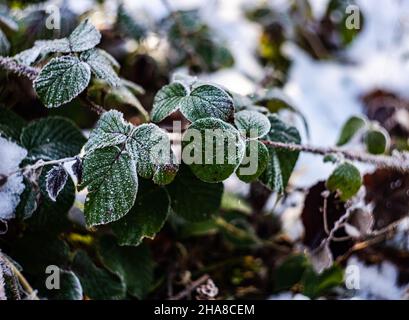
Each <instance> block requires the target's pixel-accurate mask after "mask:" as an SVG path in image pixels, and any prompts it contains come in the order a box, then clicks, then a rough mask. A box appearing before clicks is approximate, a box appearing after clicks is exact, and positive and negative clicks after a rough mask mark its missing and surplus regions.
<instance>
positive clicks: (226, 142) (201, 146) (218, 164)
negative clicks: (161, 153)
mask: <svg viewBox="0 0 409 320" xmlns="http://www.w3.org/2000/svg"><path fill="white" fill-rule="evenodd" d="M182 147H183V155H182V158H183V161H184V162H185V163H186V164H189V165H190V168H191V169H192V172H193V173H194V174H195V175H196V177H198V178H199V179H201V180H203V181H205V182H210V183H213V182H221V181H223V180H225V179H227V178H228V177H229V176H230V175H231V174H232V173H233V172H234V171H235V170H236V168H237V167H238V166H239V165H240V163H241V161H242V159H243V156H244V152H245V142H244V140H243V138H242V137H241V136H240V133H239V132H238V131H237V130H236V128H234V127H233V126H232V125H230V124H228V123H226V122H223V121H222V120H219V119H215V118H205V119H200V120H197V121H196V122H194V123H192V124H191V125H190V127H189V128H188V129H187V130H186V132H185V134H184V135H183V138H182Z"/></svg>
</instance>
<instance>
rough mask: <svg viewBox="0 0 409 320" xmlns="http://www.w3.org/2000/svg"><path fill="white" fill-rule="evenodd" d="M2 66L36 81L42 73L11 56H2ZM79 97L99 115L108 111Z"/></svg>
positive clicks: (85, 98)
mask: <svg viewBox="0 0 409 320" xmlns="http://www.w3.org/2000/svg"><path fill="white" fill-rule="evenodd" d="M0 68H2V69H4V70H6V71H8V72H11V73H14V74H16V75H18V76H23V77H26V78H27V79H29V80H31V81H34V80H35V79H36V78H37V77H38V75H39V73H40V70H39V69H38V68H33V67H29V66H25V65H23V64H19V63H18V62H17V61H16V60H14V59H13V58H10V57H2V56H0ZM79 99H80V100H81V102H82V103H83V104H84V105H86V106H87V107H89V108H90V109H91V110H92V111H94V112H95V113H96V114H98V115H100V114H102V113H104V112H106V110H105V109H104V108H103V107H101V106H100V105H98V104H96V103H95V102H93V101H91V100H90V99H88V98H87V97H86V96H84V95H81V96H79Z"/></svg>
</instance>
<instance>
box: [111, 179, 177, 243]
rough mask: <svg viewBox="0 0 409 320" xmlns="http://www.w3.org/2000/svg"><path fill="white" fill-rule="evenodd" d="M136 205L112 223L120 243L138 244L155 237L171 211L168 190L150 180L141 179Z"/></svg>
mask: <svg viewBox="0 0 409 320" xmlns="http://www.w3.org/2000/svg"><path fill="white" fill-rule="evenodd" d="M139 182H140V185H139V191H138V195H137V197H136V201H135V205H134V206H133V207H132V209H131V211H129V213H128V214H127V215H126V216H125V217H123V218H122V219H120V220H118V221H115V222H113V223H112V224H111V226H112V230H113V231H114V233H115V235H116V236H117V238H118V243H119V244H120V245H129V246H137V245H139V244H140V243H141V242H142V240H143V239H144V238H150V239H153V238H154V237H155V235H156V233H158V232H159V231H160V230H161V229H162V227H163V225H164V224H165V221H166V219H167V218H168V215H169V212H170V200H169V196H168V194H167V193H166V190H165V189H163V188H162V187H159V186H157V185H155V184H153V183H152V182H150V181H148V180H144V179H142V180H140V181H139Z"/></svg>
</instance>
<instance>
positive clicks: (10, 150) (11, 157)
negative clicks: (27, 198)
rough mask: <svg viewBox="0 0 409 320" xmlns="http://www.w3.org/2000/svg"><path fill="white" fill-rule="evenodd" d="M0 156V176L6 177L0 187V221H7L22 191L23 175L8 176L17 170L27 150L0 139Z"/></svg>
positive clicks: (13, 213) (12, 214)
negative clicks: (0, 156) (0, 157)
mask: <svg viewBox="0 0 409 320" xmlns="http://www.w3.org/2000/svg"><path fill="white" fill-rule="evenodd" d="M0 154H1V155H4V157H2V161H0V175H1V176H6V177H7V176H8V177H7V181H6V182H5V183H4V184H2V185H1V186H0V219H1V220H9V219H12V218H14V216H15V212H14V211H15V209H16V207H17V205H18V204H19V202H20V195H21V194H22V193H23V191H24V183H23V175H22V174H13V175H10V174H11V173H13V172H15V171H16V170H18V167H19V164H20V162H21V161H22V160H23V159H24V158H25V157H26V156H27V150H25V149H23V148H22V147H20V146H18V145H17V144H15V143H14V142H11V141H9V140H7V139H5V138H2V137H0ZM9 175H10V176H9Z"/></svg>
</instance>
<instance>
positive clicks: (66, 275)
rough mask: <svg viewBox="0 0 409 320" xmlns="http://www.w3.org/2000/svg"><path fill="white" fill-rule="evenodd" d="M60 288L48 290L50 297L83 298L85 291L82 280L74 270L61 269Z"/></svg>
mask: <svg viewBox="0 0 409 320" xmlns="http://www.w3.org/2000/svg"><path fill="white" fill-rule="evenodd" d="M59 275H60V288H59V289H58V290H47V291H48V293H49V294H48V298H49V299H51V300H82V299H83V291H82V286H81V282H80V280H79V279H78V277H77V276H76V275H75V273H74V272H72V271H69V270H63V269H59Z"/></svg>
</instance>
